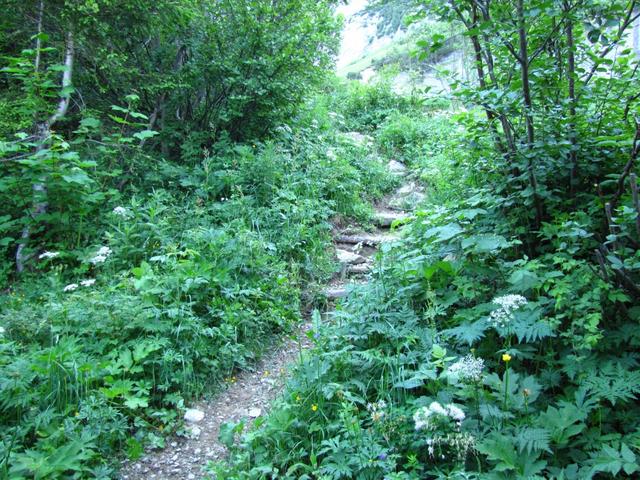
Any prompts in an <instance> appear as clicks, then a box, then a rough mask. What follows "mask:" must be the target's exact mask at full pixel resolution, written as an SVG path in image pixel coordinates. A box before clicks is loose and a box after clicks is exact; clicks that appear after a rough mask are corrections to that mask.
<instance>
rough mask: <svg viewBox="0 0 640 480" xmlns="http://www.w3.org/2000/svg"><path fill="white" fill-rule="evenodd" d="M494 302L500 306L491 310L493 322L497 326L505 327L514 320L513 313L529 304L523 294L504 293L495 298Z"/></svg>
mask: <svg viewBox="0 0 640 480" xmlns="http://www.w3.org/2000/svg"><path fill="white" fill-rule="evenodd" d="M493 303H495V304H496V305H500V307H499V308H498V309H496V310H494V311H493V312H491V323H492V324H493V326H494V327H495V328H497V327H500V328H505V327H506V326H507V325H508V324H509V322H511V320H513V313H514V312H515V311H516V310H518V309H519V308H520V307H522V306H524V305H526V304H527V299H526V298H524V297H523V296H522V295H504V296H502V297H496V298H494V299H493Z"/></svg>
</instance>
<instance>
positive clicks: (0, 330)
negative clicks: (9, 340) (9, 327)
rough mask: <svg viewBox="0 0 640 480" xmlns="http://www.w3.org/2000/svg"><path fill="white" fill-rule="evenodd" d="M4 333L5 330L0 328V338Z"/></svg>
mask: <svg viewBox="0 0 640 480" xmlns="http://www.w3.org/2000/svg"><path fill="white" fill-rule="evenodd" d="M4 332H6V330H5V329H4V327H0V337H1V336H2V335H4Z"/></svg>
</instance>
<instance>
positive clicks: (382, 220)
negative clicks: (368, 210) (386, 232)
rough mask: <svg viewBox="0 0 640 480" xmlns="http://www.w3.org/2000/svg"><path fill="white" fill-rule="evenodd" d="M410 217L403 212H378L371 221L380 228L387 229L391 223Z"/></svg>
mask: <svg viewBox="0 0 640 480" xmlns="http://www.w3.org/2000/svg"><path fill="white" fill-rule="evenodd" d="M410 217H411V215H409V214H407V213H404V212H403V211H394V212H389V211H378V212H376V213H375V215H374V217H373V219H374V222H375V224H376V225H378V226H379V227H382V228H389V227H390V226H391V224H392V223H393V222H396V221H399V220H406V219H407V218H410Z"/></svg>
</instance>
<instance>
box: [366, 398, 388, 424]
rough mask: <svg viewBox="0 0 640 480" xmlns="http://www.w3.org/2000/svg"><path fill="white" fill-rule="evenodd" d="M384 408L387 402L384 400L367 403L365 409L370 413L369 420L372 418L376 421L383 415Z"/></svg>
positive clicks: (384, 413)
mask: <svg viewBox="0 0 640 480" xmlns="http://www.w3.org/2000/svg"><path fill="white" fill-rule="evenodd" d="M386 408H387V402H385V401H384V400H380V401H379V402H376V403H369V404H367V410H368V411H369V412H370V413H371V420H373V421H374V422H378V421H380V420H382V419H383V418H384V417H385V415H386V412H385V409H386Z"/></svg>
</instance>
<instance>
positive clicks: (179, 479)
mask: <svg viewBox="0 0 640 480" xmlns="http://www.w3.org/2000/svg"><path fill="white" fill-rule="evenodd" d="M354 134H355V132H354ZM358 135H359V134H358ZM388 168H389V171H390V172H391V173H392V174H394V175H397V176H399V177H401V178H402V183H401V185H400V187H399V188H398V189H397V190H396V191H395V192H394V193H393V194H391V195H388V196H387V197H385V198H384V199H383V200H381V201H380V202H378V203H377V204H376V205H374V209H375V214H374V217H373V223H374V225H375V228H374V229H373V231H368V232H367V231H364V230H363V229H362V227H361V226H360V225H357V224H350V225H347V226H342V227H341V226H337V225H334V228H333V244H334V247H335V256H336V258H337V261H338V263H339V264H340V269H339V271H338V272H337V273H336V274H335V275H334V278H333V279H332V281H331V282H330V283H329V284H328V285H327V286H326V288H325V290H324V296H325V297H326V298H327V304H328V305H329V307H330V306H331V305H332V304H333V303H335V301H336V300H339V299H340V298H342V297H345V296H346V295H348V293H349V289H350V286H351V285H353V284H362V283H366V282H367V278H368V275H369V273H370V271H371V269H372V267H373V265H374V260H375V255H376V253H377V252H378V250H379V248H380V245H381V244H383V243H385V242H391V241H393V240H395V239H396V238H397V234H396V231H395V230H394V229H393V228H392V226H394V223H395V222H397V221H402V220H403V219H406V218H408V217H409V216H410V214H408V213H405V212H407V211H410V210H411V209H412V208H413V206H414V205H416V204H417V203H418V202H419V201H420V200H422V199H423V198H424V194H423V192H422V187H421V186H420V185H419V183H418V182H416V181H415V180H412V179H410V177H409V175H408V173H409V172H408V169H407V167H406V166H405V165H404V164H402V163H400V162H398V161H395V160H391V161H389V163H388ZM310 322H311V321H310V319H309V318H307V319H306V321H305V322H304V323H303V324H302V325H300V326H299V327H298V328H297V329H296V331H295V332H294V333H293V334H292V335H290V336H289V337H287V338H285V339H284V340H283V341H282V342H281V343H280V344H278V345H276V347H275V348H274V349H273V350H272V351H270V352H269V353H267V354H265V355H264V357H263V358H262V359H261V360H260V361H259V362H258V363H257V364H256V365H255V367H254V369H253V370H246V371H241V372H238V373H237V375H236V376H234V377H231V378H230V379H228V382H227V388H226V389H224V390H222V391H221V392H219V393H218V394H217V395H216V396H214V397H212V398H209V399H203V400H201V401H199V402H196V403H195V404H194V405H192V406H191V408H189V409H188V410H187V413H186V414H185V427H186V428H187V430H189V431H190V432H191V433H190V435H189V436H182V437H178V436H174V437H170V438H167V440H166V446H165V448H164V449H161V450H152V451H146V452H145V453H144V454H143V456H142V457H141V458H139V459H137V460H134V461H129V460H125V461H123V463H122V470H121V472H120V478H121V479H122V480H150V479H156V480H195V479H200V478H202V477H203V475H204V473H203V469H204V467H206V465H207V464H208V462H210V461H213V460H220V459H222V458H224V456H225V455H226V447H224V446H223V445H222V444H221V443H220V442H219V440H218V433H219V431H220V427H221V425H223V424H224V423H227V422H238V421H240V420H241V419H243V418H246V419H254V418H257V417H259V416H261V415H265V414H266V413H267V412H268V410H269V407H270V405H271V402H272V401H273V400H274V399H275V398H276V397H277V395H278V394H279V393H280V392H281V391H282V389H283V388H284V385H285V383H286V380H287V378H288V376H289V372H290V371H291V370H292V369H293V368H294V367H295V365H296V364H297V363H298V362H299V361H300V358H301V355H302V352H303V350H305V349H307V348H309V347H310V345H311V341H310V340H309V339H308V337H307V332H308V331H309V330H310V329H311V327H312V326H311V323H310Z"/></svg>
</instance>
